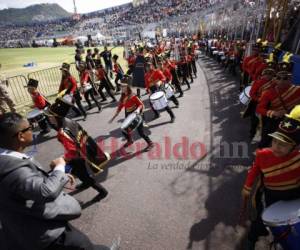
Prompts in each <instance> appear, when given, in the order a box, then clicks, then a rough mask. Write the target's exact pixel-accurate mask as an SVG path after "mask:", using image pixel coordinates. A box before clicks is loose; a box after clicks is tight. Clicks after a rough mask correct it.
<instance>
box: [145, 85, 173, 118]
mask: <svg viewBox="0 0 300 250" xmlns="http://www.w3.org/2000/svg"><path fill="white" fill-rule="evenodd" d="M150 90H151V93H155V92H157V91H159V90H160V89H159V88H158V87H157V86H152V87H151V88H150ZM149 102H150V107H151V109H152V111H153V113H154V114H155V116H156V117H158V116H159V112H158V111H157V110H155V109H154V108H153V105H152V103H151V101H150V97H149ZM161 111H167V112H168V114H169V115H170V117H171V118H174V117H175V115H174V113H173V111H172V109H170V107H169V105H167V107H166V108H164V109H163V110H161Z"/></svg>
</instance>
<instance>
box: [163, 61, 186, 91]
mask: <svg viewBox="0 0 300 250" xmlns="http://www.w3.org/2000/svg"><path fill="white" fill-rule="evenodd" d="M164 70H165V71H167V70H169V71H170V73H171V76H172V77H171V76H169V77H171V79H170V78H169V80H171V83H172V85H173V86H175V87H176V90H177V91H178V92H179V97H182V96H183V91H182V89H181V85H180V81H179V78H178V74H177V71H176V63H175V62H172V61H171V60H170V59H165V63H164ZM165 71H164V72H165ZM167 75H169V74H168V73H167ZM167 78H168V77H167Z"/></svg>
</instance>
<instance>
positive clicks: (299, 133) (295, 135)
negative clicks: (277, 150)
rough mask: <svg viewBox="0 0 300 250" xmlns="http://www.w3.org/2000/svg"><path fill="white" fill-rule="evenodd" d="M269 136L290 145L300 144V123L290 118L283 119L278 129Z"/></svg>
mask: <svg viewBox="0 0 300 250" xmlns="http://www.w3.org/2000/svg"><path fill="white" fill-rule="evenodd" d="M269 136H271V137H273V138H275V139H277V140H279V141H282V142H284V143H287V144H290V145H294V146H296V145H299V144H300V122H299V121H297V120H295V119H292V118H290V117H285V118H284V120H283V121H282V122H281V123H280V124H279V126H278V129H277V130H276V131H275V132H274V133H272V134H269Z"/></svg>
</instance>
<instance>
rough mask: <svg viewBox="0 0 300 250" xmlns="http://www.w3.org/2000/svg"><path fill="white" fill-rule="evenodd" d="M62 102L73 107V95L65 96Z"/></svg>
mask: <svg viewBox="0 0 300 250" xmlns="http://www.w3.org/2000/svg"><path fill="white" fill-rule="evenodd" d="M60 100H61V101H62V102H64V103H66V104H68V105H70V106H73V96H72V95H64V96H63V97H62V98H61V99H60Z"/></svg>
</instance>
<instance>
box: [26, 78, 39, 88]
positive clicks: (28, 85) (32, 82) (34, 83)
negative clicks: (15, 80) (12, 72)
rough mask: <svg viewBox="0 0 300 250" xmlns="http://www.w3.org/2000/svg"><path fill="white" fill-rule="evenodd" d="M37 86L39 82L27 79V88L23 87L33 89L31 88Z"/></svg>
mask: <svg viewBox="0 0 300 250" xmlns="http://www.w3.org/2000/svg"><path fill="white" fill-rule="evenodd" d="M38 85H39V81H38V80H35V79H31V78H30V79H29V80H28V82H27V86H25V88H29V87H33V88H37V87H38Z"/></svg>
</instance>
